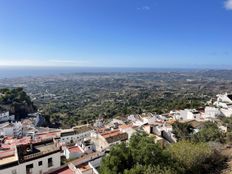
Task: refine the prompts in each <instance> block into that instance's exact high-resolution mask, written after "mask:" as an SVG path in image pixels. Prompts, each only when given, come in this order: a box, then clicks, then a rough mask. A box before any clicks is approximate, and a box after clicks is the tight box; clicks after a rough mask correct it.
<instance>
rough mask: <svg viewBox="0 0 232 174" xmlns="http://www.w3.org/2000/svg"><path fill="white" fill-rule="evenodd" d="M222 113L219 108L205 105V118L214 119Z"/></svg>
mask: <svg viewBox="0 0 232 174" xmlns="http://www.w3.org/2000/svg"><path fill="white" fill-rule="evenodd" d="M220 115H221V112H220V110H219V109H218V108H215V107H210V106H207V107H205V115H204V116H205V119H214V118H216V117H218V116H220Z"/></svg>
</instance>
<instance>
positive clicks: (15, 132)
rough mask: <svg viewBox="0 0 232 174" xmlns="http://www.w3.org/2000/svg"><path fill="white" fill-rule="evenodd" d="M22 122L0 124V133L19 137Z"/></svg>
mask: <svg viewBox="0 0 232 174" xmlns="http://www.w3.org/2000/svg"><path fill="white" fill-rule="evenodd" d="M22 130H23V128H22V123H21V122H15V123H6V124H4V125H2V126H0V135H3V136H12V137H21V136H22Z"/></svg>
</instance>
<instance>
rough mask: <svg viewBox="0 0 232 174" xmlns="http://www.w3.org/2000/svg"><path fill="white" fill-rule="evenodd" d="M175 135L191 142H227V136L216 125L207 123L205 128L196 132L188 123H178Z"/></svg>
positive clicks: (174, 126)
mask: <svg viewBox="0 0 232 174" xmlns="http://www.w3.org/2000/svg"><path fill="white" fill-rule="evenodd" d="M172 126H173V133H174V134H175V135H176V138H177V139H178V140H179V141H180V140H189V141H192V142H210V141H215V142H220V143H224V142H225V134H224V133H223V132H222V131H221V130H220V129H219V128H218V126H217V124H216V123H212V122H205V123H204V125H203V127H202V128H201V129H200V130H199V131H198V132H194V128H193V127H192V126H191V125H190V124H188V123H180V122H176V123H174V124H173V125H172Z"/></svg>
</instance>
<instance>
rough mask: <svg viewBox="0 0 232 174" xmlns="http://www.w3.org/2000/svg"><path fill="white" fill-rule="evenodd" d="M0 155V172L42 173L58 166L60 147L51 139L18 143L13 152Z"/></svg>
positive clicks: (15, 173)
mask: <svg viewBox="0 0 232 174" xmlns="http://www.w3.org/2000/svg"><path fill="white" fill-rule="evenodd" d="M0 155H2V156H1V158H0V174H43V173H45V172H48V171H50V170H53V169H56V168H58V167H60V155H61V154H60V148H59V147H57V146H56V144H54V143H53V141H52V140H50V141H46V142H39V143H35V144H23V145H18V146H17V148H16V149H15V153H12V154H10V155H9V154H5V157H4V156H3V155H4V152H2V154H1V153H0Z"/></svg>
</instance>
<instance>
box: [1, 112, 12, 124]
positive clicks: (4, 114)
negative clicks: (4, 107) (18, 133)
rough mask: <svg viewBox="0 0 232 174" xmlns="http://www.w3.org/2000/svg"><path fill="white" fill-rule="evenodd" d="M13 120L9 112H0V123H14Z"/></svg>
mask: <svg viewBox="0 0 232 174" xmlns="http://www.w3.org/2000/svg"><path fill="white" fill-rule="evenodd" d="M14 120H15V116H14V115H10V113H9V111H7V112H0V122H6V121H14Z"/></svg>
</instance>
